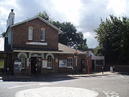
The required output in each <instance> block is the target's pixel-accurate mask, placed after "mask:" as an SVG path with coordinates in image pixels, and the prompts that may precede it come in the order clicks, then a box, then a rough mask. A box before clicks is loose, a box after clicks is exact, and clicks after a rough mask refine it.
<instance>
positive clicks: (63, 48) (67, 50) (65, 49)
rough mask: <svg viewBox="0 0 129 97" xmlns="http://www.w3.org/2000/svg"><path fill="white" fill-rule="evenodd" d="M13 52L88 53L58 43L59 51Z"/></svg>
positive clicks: (31, 51)
mask: <svg viewBox="0 0 129 97" xmlns="http://www.w3.org/2000/svg"><path fill="white" fill-rule="evenodd" d="M13 52H30V53H55V54H75V53H77V54H86V52H82V51H79V50H76V49H73V48H70V47H68V46H66V45H63V44H61V43H58V50H57V51H41V50H13Z"/></svg>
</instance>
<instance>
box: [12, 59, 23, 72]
mask: <svg viewBox="0 0 129 97" xmlns="http://www.w3.org/2000/svg"><path fill="white" fill-rule="evenodd" d="M21 69H22V64H21V61H15V62H14V72H21Z"/></svg>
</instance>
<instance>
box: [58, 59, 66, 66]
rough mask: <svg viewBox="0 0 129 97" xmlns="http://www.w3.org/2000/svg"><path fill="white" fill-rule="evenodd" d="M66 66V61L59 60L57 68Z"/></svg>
mask: <svg viewBox="0 0 129 97" xmlns="http://www.w3.org/2000/svg"><path fill="white" fill-rule="evenodd" d="M66 66H67V60H59V67H66Z"/></svg>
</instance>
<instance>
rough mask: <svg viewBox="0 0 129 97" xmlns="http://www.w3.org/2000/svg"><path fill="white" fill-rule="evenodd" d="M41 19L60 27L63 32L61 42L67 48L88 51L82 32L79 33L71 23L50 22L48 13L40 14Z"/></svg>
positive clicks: (60, 37)
mask: <svg viewBox="0 0 129 97" xmlns="http://www.w3.org/2000/svg"><path fill="white" fill-rule="evenodd" d="M38 15H39V16H40V17H42V18H44V19H45V20H49V22H50V23H52V24H53V25H55V26H56V27H58V28H59V29H60V30H62V31H63V32H62V33H60V34H59V42H60V43H62V44H65V45H67V46H70V47H73V48H76V49H79V50H87V48H88V47H87V44H86V39H84V37H83V33H82V32H79V33H78V32H77V29H76V27H75V26H74V25H73V24H72V23H70V22H63V23H62V22H59V21H54V20H50V18H49V16H48V14H47V13H46V12H43V13H39V14H38Z"/></svg>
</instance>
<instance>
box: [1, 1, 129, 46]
mask: <svg viewBox="0 0 129 97" xmlns="http://www.w3.org/2000/svg"><path fill="white" fill-rule="evenodd" d="M128 5H129V0H0V33H2V32H4V31H5V30H6V21H7V18H8V14H9V12H10V9H14V12H15V23H17V22H20V21H22V20H24V19H27V18H29V17H33V16H35V15H36V14H37V13H39V12H43V11H46V12H47V13H48V15H49V16H50V18H51V19H53V20H58V21H61V22H71V23H72V24H74V25H75V26H76V28H77V29H78V31H81V32H83V34H84V37H85V38H86V39H87V45H88V47H89V48H95V47H96V46H97V45H98V42H97V39H96V38H95V36H96V32H94V30H95V29H96V28H97V27H98V26H99V24H100V20H101V18H102V19H103V20H105V18H108V17H109V15H115V16H118V17H121V16H127V17H128V16H129V6H128Z"/></svg>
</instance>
